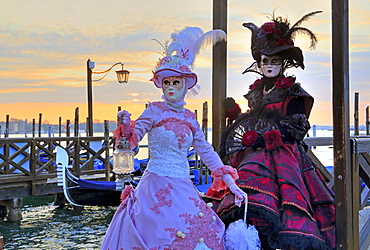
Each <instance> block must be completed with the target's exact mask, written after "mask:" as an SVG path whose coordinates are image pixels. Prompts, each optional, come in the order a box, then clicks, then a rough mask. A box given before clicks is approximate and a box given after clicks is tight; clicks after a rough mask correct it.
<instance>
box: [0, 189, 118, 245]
mask: <svg viewBox="0 0 370 250" xmlns="http://www.w3.org/2000/svg"><path fill="white" fill-rule="evenodd" d="M27 199H29V198H27ZM31 199H32V200H31V201H30V202H29V203H28V204H27V202H28V200H27V201H26V200H24V205H23V207H22V216H23V219H22V221H21V222H18V223H11V222H7V221H0V235H3V236H4V248H3V249H4V250H10V249H44V250H45V249H69V250H80V249H99V248H100V244H101V241H102V240H103V237H104V234H105V232H106V231H107V228H108V224H109V222H110V221H111V219H112V216H113V214H114V212H115V210H116V207H92V206H86V207H85V208H84V209H82V210H75V209H73V207H72V206H70V205H67V206H65V207H63V208H58V207H57V206H54V205H53V197H52V196H50V197H49V196H43V197H32V198H31ZM40 199H41V200H40ZM46 201H47V202H46ZM40 202H41V204H40Z"/></svg>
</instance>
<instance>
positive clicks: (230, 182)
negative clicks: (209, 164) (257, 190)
mask: <svg viewBox="0 0 370 250" xmlns="http://www.w3.org/2000/svg"><path fill="white" fill-rule="evenodd" d="M222 180H223V181H224V182H225V184H226V185H227V186H228V187H229V189H230V191H231V192H232V193H233V194H234V195H235V205H237V206H239V207H240V206H241V204H242V202H243V200H244V197H245V196H246V195H247V194H246V193H245V192H244V191H243V190H241V189H240V188H239V187H238V186H237V185H236V184H235V181H234V179H233V178H232V177H231V175H229V174H224V175H223V176H222Z"/></svg>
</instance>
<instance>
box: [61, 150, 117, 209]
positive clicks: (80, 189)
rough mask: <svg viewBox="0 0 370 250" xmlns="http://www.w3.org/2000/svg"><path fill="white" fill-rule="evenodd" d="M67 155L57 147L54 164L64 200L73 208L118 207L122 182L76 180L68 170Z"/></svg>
mask: <svg viewBox="0 0 370 250" xmlns="http://www.w3.org/2000/svg"><path fill="white" fill-rule="evenodd" d="M68 162H69V157H68V153H67V152H66V151H65V149H63V148H62V147H57V155H56V164H57V176H58V186H62V187H63V193H64V196H65V198H66V200H67V201H68V202H69V203H70V204H71V205H73V206H77V207H83V206H86V205H90V206H118V205H119V204H120V196H121V192H122V188H123V185H122V182H114V181H91V180H85V179H81V178H78V177H77V176H75V175H74V174H73V173H72V172H71V171H70V170H69V168H71V167H72V166H69V164H68Z"/></svg>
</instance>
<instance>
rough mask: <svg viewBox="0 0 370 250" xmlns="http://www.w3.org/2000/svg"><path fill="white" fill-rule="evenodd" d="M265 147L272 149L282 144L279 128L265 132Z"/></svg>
mask: <svg viewBox="0 0 370 250" xmlns="http://www.w3.org/2000/svg"><path fill="white" fill-rule="evenodd" d="M265 142H266V149H267V150H273V149H277V148H279V147H281V146H283V140H282V139H281V134H280V131H279V130H271V131H267V132H265Z"/></svg>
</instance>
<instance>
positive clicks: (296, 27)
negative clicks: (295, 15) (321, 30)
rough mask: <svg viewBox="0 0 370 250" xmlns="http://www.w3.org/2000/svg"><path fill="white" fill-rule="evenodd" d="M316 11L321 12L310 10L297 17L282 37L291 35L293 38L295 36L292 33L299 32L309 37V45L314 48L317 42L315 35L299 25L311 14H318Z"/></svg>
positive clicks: (319, 11)
mask: <svg viewBox="0 0 370 250" xmlns="http://www.w3.org/2000/svg"><path fill="white" fill-rule="evenodd" d="M318 13H322V11H321V10H318V11H313V12H310V13H308V14H306V15H304V16H303V17H302V18H301V19H299V20H298V21H297V22H296V23H295V24H294V25H293V26H292V27H291V28H290V29H289V30H288V31H287V32H286V33H285V34H284V37H292V38H294V37H295V34H294V33H300V34H304V35H308V36H309V37H310V39H311V46H310V48H312V49H313V48H315V46H316V44H317V37H316V35H315V34H314V33H313V32H312V31H310V30H309V29H307V28H303V27H299V26H300V25H301V24H302V23H303V22H304V21H307V20H308V19H310V18H311V17H312V16H314V15H316V14H318Z"/></svg>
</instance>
